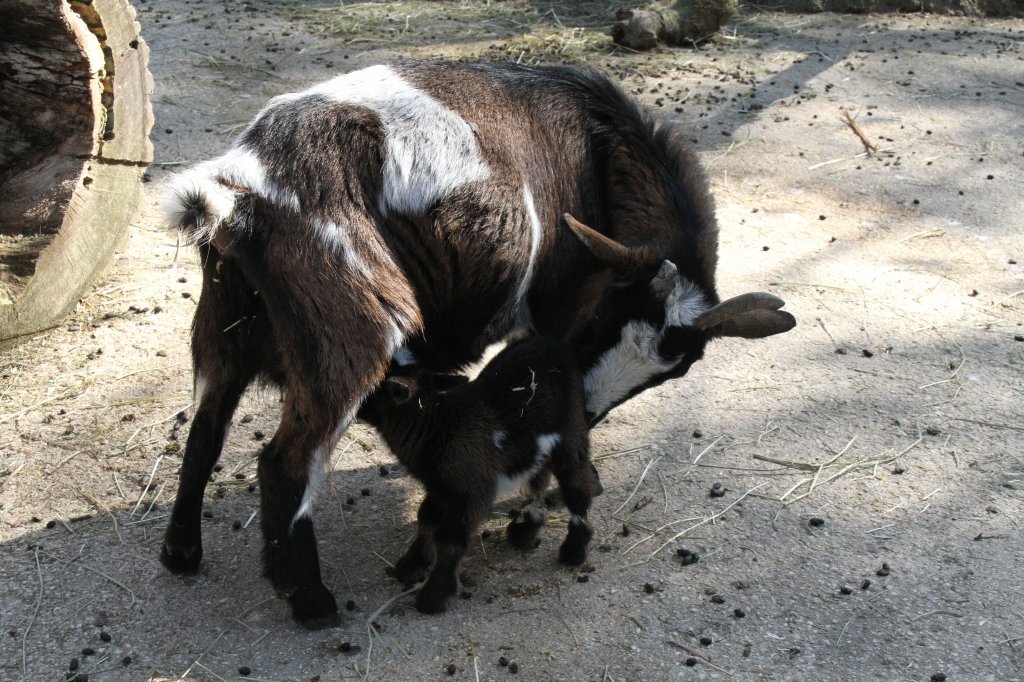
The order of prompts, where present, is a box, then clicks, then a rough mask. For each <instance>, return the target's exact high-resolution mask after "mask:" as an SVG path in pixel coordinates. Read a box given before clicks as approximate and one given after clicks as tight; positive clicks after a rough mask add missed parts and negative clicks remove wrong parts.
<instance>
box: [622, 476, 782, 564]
mask: <svg viewBox="0 0 1024 682" xmlns="http://www.w3.org/2000/svg"><path fill="white" fill-rule="evenodd" d="M766 485H768V482H767V481H765V482H764V483H758V484H757V485H755V486H754V487H753V488H751V489H750V490H748V491H747V492H745V493H743V494H742V495H740V496H739V497H737V498H736V499H735V500H733V501H732V502H731V503H730V504H729V505H727V506H726V507H725V508H724V509H722V510H721V511H718V512H715V513H714V514H712V515H711V516H707V517H705V518H703V519H701V520H700V521H699V522H697V523H695V524H693V525H692V526H689V527H687V528H686V529H685V530H681V531H679V532H678V533H676V534H675V535H673V536H672V537H670V538H669V539H668V540H666V541H665V542H663V543H661V545H659V546H658V548H657V549H656V550H654V551H653V552H651V553H650V554H648V555H647V558H646V559H641V560H640V561H639V562H638V563H641V564H644V563H647V562H648V561H650V560H651V559H653V558H654V557H655V556H656V555H657V554H658V553H659V552H660V551H661V550H663V549H665V548H666V547H668V546H669V545H670V544H672V543H673V542H675V541H676V540H678V539H679V538H681V537H683V536H684V535H686V534H687V533H689V532H690V531H692V530H695V529H697V528H700V527H701V526H703V525H704V524H706V523H713V522H714V521H715V520H716V519H717V518H719V517H720V516H722V515H723V514H725V512H727V511H729V510H730V509H732V508H733V507H735V506H736V505H737V504H739V503H740V501H742V500H743V499H744V498H746V497H747V496H748V495H750V493H752V492H754V491H755V490H758V489H760V488H763V487H764V486H766ZM665 527H666V526H662V528H665ZM654 537H655V534H651V535H648V536H647V537H646V538H643V539H641V540H637V541H636V542H634V543H633V544H632V545H630V546H629V547H627V548H626V549H625V551H623V552H622V554H623V555H625V554H627V553H628V552H630V551H631V550H633V549H634V548H635V547H638V546H640V545H642V544H643V543H645V542H647V541H648V540H650V539H652V538H654Z"/></svg>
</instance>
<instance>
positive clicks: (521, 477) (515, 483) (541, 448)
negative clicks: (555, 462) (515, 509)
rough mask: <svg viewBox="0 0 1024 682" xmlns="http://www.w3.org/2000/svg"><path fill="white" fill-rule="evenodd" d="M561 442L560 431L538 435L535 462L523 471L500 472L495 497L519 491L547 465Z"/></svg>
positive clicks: (498, 497)
mask: <svg viewBox="0 0 1024 682" xmlns="http://www.w3.org/2000/svg"><path fill="white" fill-rule="evenodd" d="M561 442H562V436H561V434H558V433H547V434H544V435H541V436H537V454H536V455H535V456H534V459H533V463H532V464H531V465H530V466H529V467H527V468H526V469H524V470H523V471H518V472H516V473H514V474H512V475H509V474H508V473H502V474H499V475H498V482H497V485H496V486H495V490H494V498H495V499H500V498H502V497H505V496H507V495H511V494H512V493H514V492H516V491H518V490H519V489H520V488H521V487H522V486H523V484H525V483H526V482H527V481H529V480H530V479H531V478H533V476H534V475H535V474H536V473H537V472H538V471H540V470H541V469H543V468H544V467H545V466H546V465H547V463H548V459H550V458H551V452H552V451H553V450H554V449H555V447H557V446H558V444H559V443H561Z"/></svg>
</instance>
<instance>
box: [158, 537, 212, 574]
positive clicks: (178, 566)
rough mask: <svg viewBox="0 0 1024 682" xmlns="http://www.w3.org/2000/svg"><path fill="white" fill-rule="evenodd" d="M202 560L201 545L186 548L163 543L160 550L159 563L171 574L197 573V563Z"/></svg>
mask: <svg viewBox="0 0 1024 682" xmlns="http://www.w3.org/2000/svg"><path fill="white" fill-rule="evenodd" d="M202 558H203V546H202V545H190V546H186V547H182V546H177V545H172V544H171V543H169V542H166V541H165V542H164V544H163V546H162V547H161V548H160V563H162V564H163V565H164V567H165V568H166V569H167V570H168V571H170V572H171V573H177V574H179V575H188V574H190V573H197V572H198V571H199V562H200V561H201V560H202Z"/></svg>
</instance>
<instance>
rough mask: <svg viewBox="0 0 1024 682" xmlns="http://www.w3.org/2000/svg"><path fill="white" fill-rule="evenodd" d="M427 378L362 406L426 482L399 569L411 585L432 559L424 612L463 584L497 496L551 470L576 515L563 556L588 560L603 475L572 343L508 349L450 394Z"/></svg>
mask: <svg viewBox="0 0 1024 682" xmlns="http://www.w3.org/2000/svg"><path fill="white" fill-rule="evenodd" d="M429 384H430V377H429V376H427V377H425V376H424V375H423V374H422V373H417V374H414V375H413V376H412V377H402V376H391V377H389V378H388V379H386V380H385V381H384V383H383V384H382V385H381V387H380V388H379V389H378V390H377V391H376V392H375V393H374V394H373V395H372V396H371V397H370V398H368V399H367V401H366V403H364V405H363V407H362V409H361V410H360V411H359V418H360V419H363V420H364V421H366V422H368V423H370V424H371V425H373V426H374V427H376V429H377V430H378V431H379V432H380V434H381V436H383V438H384V441H385V442H386V443H387V444H388V447H389V448H391V451H392V452H393V453H394V454H395V456H396V457H397V458H398V461H399V462H401V463H402V464H403V465H404V466H405V467H406V468H407V469H408V470H409V473H411V474H412V475H413V476H414V477H415V478H416V479H417V480H418V481H419V482H420V483H422V484H423V486H424V488H426V497H425V498H424V499H423V502H422V503H421V504H420V508H419V512H418V514H417V521H418V530H417V535H416V540H415V541H414V542H413V543H412V545H411V546H410V547H409V549H408V550H407V551H406V552H405V554H404V555H403V556H402V558H401V559H399V560H398V563H397V564H395V570H394V575H395V577H396V578H398V579H399V580H400V581H402V582H403V583H406V584H412V583H416V582H420V581H422V580H423V579H424V577H425V575H426V571H427V569H428V568H429V567H430V565H431V564H433V570H432V571H430V576H429V578H427V579H426V582H425V583H424V585H423V587H422V588H421V589H420V591H419V593H418V594H417V595H416V608H417V609H418V610H420V611H421V612H423V613H437V612H440V611H443V610H444V609H445V605H446V603H447V601H448V598H449V597H450V596H451V595H453V594H455V593H456V592H457V591H458V589H459V582H458V573H459V565H460V563H461V561H462V557H463V555H464V554H465V552H466V547H467V545H468V543H469V539H470V536H471V535H472V534H473V532H474V531H475V530H476V529H477V528H478V527H479V525H480V524H481V523H482V522H483V521H484V520H486V519H487V518H488V516H489V515H490V512H491V506H492V504H493V502H494V500H495V499H496V498H497V497H502V496H504V495H506V494H509V493H511V492H514V491H515V490H516V489H517V488H519V486H520V485H521V484H525V483H527V482H528V481H530V480H531V479H534V478H535V477H537V476H539V475H540V476H543V472H546V471H550V472H551V473H553V474H554V476H555V479H556V480H557V481H558V485H559V488H560V490H561V493H562V497H563V499H564V501H565V505H566V507H567V508H568V510H569V513H570V517H569V531H568V534H567V535H566V538H565V540H564V541H563V542H562V545H561V547H560V548H559V552H558V558H559V560H560V561H561V562H562V563H563V564H567V565H570V566H576V565H579V564H581V563H583V561H584V559H586V556H587V545H588V544H589V543H590V539H591V537H592V536H593V530H592V528H591V525H590V522H589V521H588V519H587V512H588V510H589V509H590V501H591V493H592V491H593V490H594V488H595V486H596V480H595V476H594V472H595V470H594V469H593V465H592V464H591V462H590V446H589V439H588V435H587V422H586V418H585V416H584V395H583V380H582V377H581V376H580V372H579V369H578V368H577V366H576V359H575V358H574V357H573V355H572V352H571V351H570V350H569V348H568V347H566V346H565V345H564V344H562V343H560V342H558V341H555V340H554V339H549V338H546V337H529V338H526V339H523V340H521V341H517V342H515V343H513V344H511V345H509V346H508V347H507V348H505V349H504V350H503V351H501V352H500V353H499V354H498V355H496V356H495V357H494V359H493V360H491V361H490V362H489V363H488V364H487V366H486V367H484V369H483V370H482V371H481V372H480V374H479V376H477V378H476V379H474V380H473V381H471V382H469V383H466V384H464V385H462V386H456V387H454V388H451V389H449V390H447V391H438V390H436V389H433V388H431V387H430V385H429ZM537 521H539V519H538V520H537ZM538 526H539V523H537V524H533V525H531V526H529V527H530V528H533V529H535V528H536V527H538ZM534 535H535V531H534Z"/></svg>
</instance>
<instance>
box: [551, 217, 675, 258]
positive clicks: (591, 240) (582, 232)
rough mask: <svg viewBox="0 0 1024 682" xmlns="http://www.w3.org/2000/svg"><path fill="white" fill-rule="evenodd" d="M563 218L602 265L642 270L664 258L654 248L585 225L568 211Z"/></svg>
mask: <svg viewBox="0 0 1024 682" xmlns="http://www.w3.org/2000/svg"><path fill="white" fill-rule="evenodd" d="M562 219H563V220H564V221H565V224H566V225H568V226H569V229H570V230H572V232H573V234H575V235H576V237H577V238H578V239H579V240H580V241H581V242H583V245H584V246H585V247H587V250H588V251H590V253H591V255H593V256H594V258H596V259H597V260H598V262H600V263H601V264H602V265H606V266H608V267H610V268H613V269H615V270H641V269H643V268H645V267H650V266H654V265H657V264H658V263H660V262H661V260H662V259H661V258H660V257H659V256H658V254H656V253H655V252H654V251H653V249H650V248H649V247H647V246H626V245H625V244H621V243H619V242H617V241H615V240H614V239H612V238H611V237H609V236H607V235H603V234H601V233H600V232H598V231H597V230H595V229H594V228H592V227H589V226H587V225H584V224H583V223H581V222H580V221H578V220H576V219H575V218H573V217H572V216H571V215H569V214H568V213H563V214H562Z"/></svg>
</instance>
